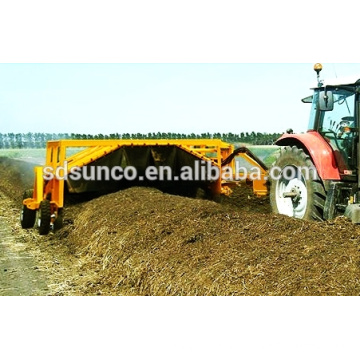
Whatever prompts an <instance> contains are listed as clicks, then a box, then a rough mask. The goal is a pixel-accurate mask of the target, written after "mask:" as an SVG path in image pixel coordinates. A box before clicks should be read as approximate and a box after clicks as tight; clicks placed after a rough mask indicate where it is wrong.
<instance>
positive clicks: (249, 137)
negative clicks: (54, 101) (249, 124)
mask: <svg viewBox="0 0 360 360" xmlns="http://www.w3.org/2000/svg"><path fill="white" fill-rule="evenodd" d="M280 136H281V134H280V133H273V134H267V133H260V132H254V131H252V132H250V133H249V132H241V133H239V134H233V133H213V134H210V133H202V134H194V133H191V134H180V133H161V132H157V133H155V132H153V133H147V134H142V133H136V134H129V133H125V134H119V133H114V134H108V135H104V134H97V135H90V134H75V133H71V134H68V133H56V134H55V133H53V134H51V133H33V132H28V133H6V134H2V133H0V149H35V148H36V149H42V148H45V147H46V142H47V141H49V140H60V139H66V140H88V139H89V140H90V139H100V140H102V139H104V140H106V139H124V140H129V139H133V140H135V139H138V140H142V139H144V140H146V139H171V140H181V139H221V140H223V141H225V142H229V143H246V144H252V145H272V144H273V143H274V141H275V140H276V139H278V138H279V137H280Z"/></svg>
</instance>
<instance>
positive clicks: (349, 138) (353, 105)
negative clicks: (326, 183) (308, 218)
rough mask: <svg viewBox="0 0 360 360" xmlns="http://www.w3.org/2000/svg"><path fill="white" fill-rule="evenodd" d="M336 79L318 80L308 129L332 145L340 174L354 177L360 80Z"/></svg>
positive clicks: (357, 138)
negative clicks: (327, 83) (359, 81)
mask: <svg viewBox="0 0 360 360" xmlns="http://www.w3.org/2000/svg"><path fill="white" fill-rule="evenodd" d="M335 83H336V82H335ZM335 83H333V85H331V83H330V84H329V85H324V84H323V83H321V82H320V83H319V87H318V88H315V89H314V95H313V96H312V109H311V113H310V120H309V126H308V131H316V132H318V133H319V134H320V135H321V136H322V137H323V138H324V139H325V141H326V142H327V143H328V144H329V145H330V146H331V148H332V150H333V153H334V156H335V160H336V165H337V168H338V170H339V174H340V176H341V178H342V179H344V180H345V179H348V180H351V178H353V179H354V180H356V177H357V163H358V161H357V158H358V155H357V144H358V141H359V111H358V107H359V90H360V84H358V85H356V81H355V82H354V83H352V84H350V85H340V83H339V85H337V84H335Z"/></svg>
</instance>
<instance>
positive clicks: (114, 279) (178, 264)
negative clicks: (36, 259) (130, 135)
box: [22, 184, 360, 295]
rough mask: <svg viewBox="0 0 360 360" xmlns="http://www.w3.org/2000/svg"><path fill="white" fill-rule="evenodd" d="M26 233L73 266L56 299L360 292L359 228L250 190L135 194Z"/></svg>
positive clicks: (107, 199)
mask: <svg viewBox="0 0 360 360" xmlns="http://www.w3.org/2000/svg"><path fill="white" fill-rule="evenodd" d="M22 231H23V232H24V233H25V232H27V234H28V236H31V241H32V242H34V243H35V244H36V245H37V246H39V247H40V249H41V252H42V253H44V252H49V253H50V254H51V256H52V258H54V257H56V259H58V264H59V263H61V264H63V265H62V266H63V267H64V268H65V267H68V268H69V269H70V268H71V269H72V270H71V271H70V270H69V274H70V275H69V276H70V277H71V279H70V278H69V279H68V280H67V286H66V287H63V288H62V290H61V289H58V290H57V292H55V293H56V294H65V295H67V294H84V295H95V294H97V295H359V293H360V284H359V279H360V241H359V240H360V227H359V226H356V225H353V224H351V222H349V221H348V220H347V219H345V218H337V219H336V220H335V221H332V222H323V223H317V222H306V221H301V220H294V219H291V218H288V217H285V216H280V215H274V214H271V212H270V208H269V202H268V199H257V198H255V197H254V196H253V195H252V192H251V188H250V187H249V186H248V185H246V184H244V185H241V186H240V187H238V188H236V189H235V191H234V193H233V196H232V197H230V198H225V199H224V201H223V202H222V203H215V202H212V201H209V200H202V199H193V198H186V197H180V196H175V195H169V194H166V193H162V192H161V191H159V190H157V189H152V188H140V187H136V188H129V189H126V190H122V191H119V192H116V193H112V194H108V195H105V196H101V197H98V198H95V199H92V200H90V201H86V202H81V203H79V202H78V203H72V204H71V203H69V204H68V205H67V208H66V213H65V224H64V227H63V228H62V229H61V230H59V231H58V232H56V233H55V234H51V235H49V236H47V237H40V236H38V235H34V234H35V233H36V230H33V229H31V230H28V231H26V230H22ZM57 266H58V265H57ZM55 267H56V266H55V265H54V268H55ZM57 276H59V273H57ZM57 281H58V282H59V283H60V280H59V279H58V280H57ZM63 283H64V281H63Z"/></svg>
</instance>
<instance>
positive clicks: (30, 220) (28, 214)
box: [20, 189, 36, 229]
mask: <svg viewBox="0 0 360 360" xmlns="http://www.w3.org/2000/svg"><path fill="white" fill-rule="evenodd" d="M32 197H33V190H32V189H31V190H26V191H25V192H24V195H23V200H25V199H29V198H32ZM35 219H36V210H31V209H29V208H28V207H27V206H25V205H23V207H22V209H21V214H20V223H21V227H22V228H23V229H31V228H32V227H34V225H35Z"/></svg>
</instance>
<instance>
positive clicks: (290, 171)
mask: <svg viewBox="0 0 360 360" xmlns="http://www.w3.org/2000/svg"><path fill="white" fill-rule="evenodd" d="M271 170H272V171H271V176H270V203H271V207H272V210H273V212H274V213H276V214H283V215H287V216H290V217H294V218H297V219H304V220H323V214H324V206H325V199H326V193H325V189H324V186H323V183H322V181H321V180H320V179H319V177H318V175H317V171H316V168H315V166H314V164H313V162H312V160H311V158H310V156H308V155H307V154H306V153H305V152H304V150H302V149H299V148H298V147H296V146H292V147H290V146H287V147H285V148H282V149H281V151H280V155H279V157H278V159H277V160H276V161H275V163H274V165H273V168H272V169H271Z"/></svg>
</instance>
